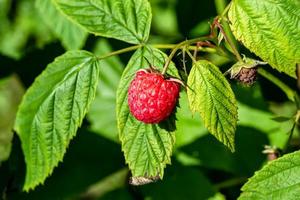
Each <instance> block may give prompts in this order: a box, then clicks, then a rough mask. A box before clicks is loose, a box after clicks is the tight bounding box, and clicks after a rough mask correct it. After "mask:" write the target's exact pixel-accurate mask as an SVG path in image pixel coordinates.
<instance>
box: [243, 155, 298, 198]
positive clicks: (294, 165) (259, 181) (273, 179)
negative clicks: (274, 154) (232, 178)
mask: <svg viewBox="0 0 300 200" xmlns="http://www.w3.org/2000/svg"><path fill="white" fill-rule="evenodd" d="M242 191H243V193H242V194H241V196H240V197H239V199H240V200H251V199H253V200H255V199H261V200H264V199H274V200H277V199H278V200H281V199H285V200H289V199H291V200H292V199H299V194H300V151H297V152H294V153H291V154H287V155H285V156H283V157H281V158H279V159H277V160H274V161H272V162H270V163H269V164H268V165H266V166H264V168H263V169H261V170H260V171H258V172H256V173H255V175H254V176H253V177H252V178H250V179H249V181H248V182H247V183H246V184H245V185H244V186H243V187H242Z"/></svg>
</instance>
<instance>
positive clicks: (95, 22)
mask: <svg viewBox="0 0 300 200" xmlns="http://www.w3.org/2000/svg"><path fill="white" fill-rule="evenodd" d="M55 1H56V2H57V5H58V6H59V8H60V9H61V10H62V11H63V12H64V13H66V14H67V15H68V16H69V17H70V18H71V19H72V20H74V21H76V22H77V23H79V24H80V25H82V26H83V27H84V28H86V29H87V30H88V31H89V32H91V33H94V34H95V35H100V36H104V37H109V38H115V39H119V40H123V41H125V42H128V43H133V44H138V43H144V42H146V41H147V39H148V36H149V31H150V24H151V18H152V15H151V7H150V4H149V2H148V1H147V0H130V1H128V0H114V1H111V0H98V1H96V0H55Z"/></svg>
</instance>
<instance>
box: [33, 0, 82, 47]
mask: <svg viewBox="0 0 300 200" xmlns="http://www.w3.org/2000/svg"><path fill="white" fill-rule="evenodd" d="M35 7H36V8H37V9H38V10H39V13H40V15H41V17H42V18H43V20H44V21H45V23H46V24H47V25H48V26H49V27H50V28H51V30H52V31H53V32H54V33H55V35H56V36H57V37H58V38H59V39H60V40H61V42H62V44H63V46H64V47H65V48H66V49H70V50H72V49H80V48H81V47H82V46H83V44H84V42H85V39H86V36H87V33H86V32H85V31H84V30H83V29H82V28H81V27H79V26H78V25H76V24H74V23H73V22H71V21H70V20H68V19H67V18H66V17H65V16H64V15H63V14H62V13H61V12H60V11H59V10H58V9H57V8H56V7H55V5H54V0H36V2H35Z"/></svg>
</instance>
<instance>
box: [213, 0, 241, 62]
mask: <svg viewBox="0 0 300 200" xmlns="http://www.w3.org/2000/svg"><path fill="white" fill-rule="evenodd" d="M226 4H227V1H226V0H215V5H216V9H217V13H218V15H219V17H220V18H219V19H220V24H219V25H218V28H219V29H220V31H221V32H222V34H223V35H224V38H225V40H226V41H227V43H228V44H229V45H230V47H231V48H232V50H233V53H234V55H235V56H236V58H237V59H238V61H243V59H242V57H241V55H240V54H239V51H238V50H237V42H236V40H235V38H234V37H233V35H232V33H231V31H230V27H229V24H228V22H227V21H228V20H227V17H226V16H225V15H226V14H227V12H228V10H229V8H230V5H231V2H230V3H229V4H228V5H227V6H226ZM224 19H226V20H224Z"/></svg>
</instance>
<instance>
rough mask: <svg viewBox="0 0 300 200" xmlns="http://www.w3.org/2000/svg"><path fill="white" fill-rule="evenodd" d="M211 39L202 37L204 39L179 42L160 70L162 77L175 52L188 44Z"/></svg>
mask: <svg viewBox="0 0 300 200" xmlns="http://www.w3.org/2000/svg"><path fill="white" fill-rule="evenodd" d="M210 39H211V36H204V37H199V38H195V39H191V40H185V41H183V42H180V43H178V44H177V45H176V46H175V47H174V48H173V50H172V51H171V53H170V55H169V57H168V59H167V62H166V64H165V66H164V68H163V70H162V72H161V73H162V75H164V74H165V73H166V72H167V70H168V67H169V65H170V63H171V61H172V59H173V57H174V56H175V54H176V52H177V51H178V50H179V49H181V48H182V47H184V46H189V45H190V44H193V43H197V42H199V41H205V40H210Z"/></svg>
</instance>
